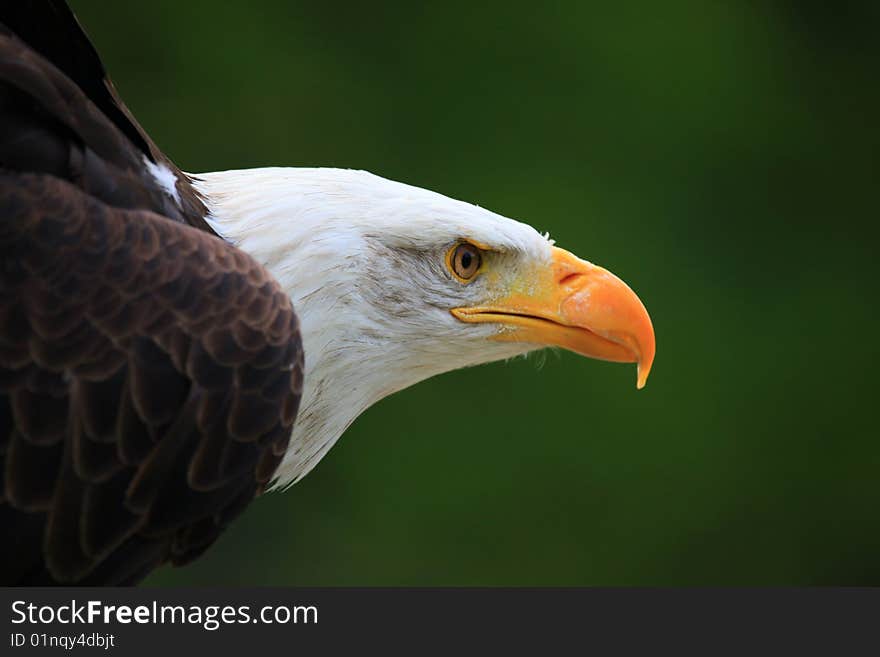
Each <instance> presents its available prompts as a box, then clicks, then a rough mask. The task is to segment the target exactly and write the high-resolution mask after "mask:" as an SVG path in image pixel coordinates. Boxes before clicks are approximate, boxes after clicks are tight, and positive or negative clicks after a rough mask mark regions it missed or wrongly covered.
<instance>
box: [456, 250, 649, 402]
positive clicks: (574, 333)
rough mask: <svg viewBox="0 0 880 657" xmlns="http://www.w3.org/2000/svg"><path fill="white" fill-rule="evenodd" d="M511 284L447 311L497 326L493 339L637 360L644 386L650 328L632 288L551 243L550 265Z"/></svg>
mask: <svg viewBox="0 0 880 657" xmlns="http://www.w3.org/2000/svg"><path fill="white" fill-rule="evenodd" d="M514 288H515V289H514V290H513V291H512V293H511V294H510V295H509V296H507V297H506V298H504V299H499V300H498V301H497V302H493V303H492V304H491V305H487V306H475V307H472V308H454V309H453V310H452V314H453V315H454V316H455V317H456V318H458V319H459V320H461V321H463V322H472V323H475V322H493V323H497V324H499V325H501V326H502V330H501V331H500V332H499V333H498V334H497V335H496V336H495V339H496V340H503V341H513V342H525V343H531V344H537V345H542V346H557V347H563V348H565V349H569V350H570V351H574V352H576V353H578V354H581V355H583V356H588V357H589V358H598V359H600V360H610V361H615V362H619V363H638V375H637V380H636V386H637V387H638V388H643V387H644V385H645V382H646V381H647V380H648V374H649V372H650V371H651V364H652V363H653V362H654V327H653V326H652V325H651V318H650V317H649V316H648V311H647V310H645V306H644V305H642V302H641V301H640V300H639V298H638V297H637V296H636V294H635V292H633V291H632V290H631V289H630V288H629V286H628V285H627V284H626V283H624V282H623V281H622V280H620V279H619V278H617V276H615V275H614V274H612V273H611V272H609V271H608V270H606V269H602V267H597V266H596V265H593V264H591V263H589V262H586V261H584V260H581V259H580V258H578V257H577V256H574V255H572V254H571V253H569V252H568V251H565V250H563V249H560V248H557V247H553V258H552V261H551V264H550V266H549V267H547V268H546V269H542V270H539V271H538V272H536V273H535V274H534V275H533V276H530V277H528V280H522V281H518V282H517V284H516V285H514Z"/></svg>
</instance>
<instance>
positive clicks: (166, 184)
mask: <svg viewBox="0 0 880 657" xmlns="http://www.w3.org/2000/svg"><path fill="white" fill-rule="evenodd" d="M144 164H145V165H146V166H147V171H149V172H150V175H151V176H153V180H155V181H156V183H158V185H159V187H161V188H162V189H163V190H164V191H165V193H166V194H168V196H170V197H171V198H173V199H174V202H175V203H177V207H179V208H180V207H182V205H181V203H180V194H178V193H177V176H175V175H174V172H173V171H172V170H171V169H169V168H168V167H167V166H165V165H164V164H155V163H153V161H152V160H150V158H148V157H147V156H146V155H144Z"/></svg>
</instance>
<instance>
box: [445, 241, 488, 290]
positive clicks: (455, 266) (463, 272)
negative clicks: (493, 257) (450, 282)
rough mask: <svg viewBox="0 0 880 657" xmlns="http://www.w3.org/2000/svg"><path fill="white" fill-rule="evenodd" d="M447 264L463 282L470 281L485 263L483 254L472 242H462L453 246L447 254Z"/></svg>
mask: <svg viewBox="0 0 880 657" xmlns="http://www.w3.org/2000/svg"><path fill="white" fill-rule="evenodd" d="M446 259H447V264H448V265H449V269H450V270H451V271H452V273H453V274H454V275H455V277H456V278H457V279H458V280H460V281H461V282H462V283H466V282H468V281H470V280H471V279H472V278H473V277H474V276H476V275H477V272H479V271H480V266H481V265H482V264H483V255H482V253H481V252H480V249H478V248H477V247H476V246H474V245H473V244H471V243H470V242H462V243H460V244H457V245H456V246H454V247H452V248H451V249H450V250H449V253H448V254H447V257H446Z"/></svg>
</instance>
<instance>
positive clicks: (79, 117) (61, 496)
mask: <svg viewBox="0 0 880 657" xmlns="http://www.w3.org/2000/svg"><path fill="white" fill-rule="evenodd" d="M0 258H2V260H0V262H2V264H0V466H2V467H0V527H2V529H3V539H2V541H0V582H2V583H4V584H58V583H68V584H69V583H78V584H130V583H136V582H138V581H140V580H141V579H142V578H143V577H145V576H146V575H147V574H148V573H149V572H150V571H151V570H153V569H154V568H156V567H157V566H159V565H161V564H163V563H168V562H170V563H172V564H176V565H179V564H184V563H187V562H189V561H191V560H192V559H194V558H196V557H198V556H199V555H200V554H202V553H203V552H204V551H205V550H206V549H207V548H208V547H209V546H210V545H211V544H212V543H213V542H214V541H215V540H216V539H217V537H218V536H219V535H220V534H221V533H222V532H223V530H224V529H225V528H226V527H227V526H228V525H229V523H230V522H232V521H233V520H234V519H235V518H236V517H237V516H238V515H239V514H240V513H241V512H242V511H243V510H244V509H245V508H246V507H247V506H248V505H249V504H250V502H251V501H252V500H253V499H254V498H255V497H256V496H257V495H259V494H261V493H262V492H264V491H266V490H268V489H270V488H273V487H276V488H283V487H286V486H288V485H290V484H292V483H294V482H296V481H298V480H299V479H301V478H302V477H303V476H305V475H306V474H307V473H308V472H309V471H310V470H311V469H312V468H313V467H314V466H315V464H317V463H318V461H319V460H320V459H321V458H322V457H323V456H324V454H326V453H327V451H328V450H329V449H330V448H331V447H332V445H333V444H334V443H335V442H336V441H337V440H338V438H339V437H340V436H341V435H342V433H343V432H344V431H345V430H346V428H347V427H348V426H349V425H350V424H351V423H352V421H354V419H355V418H357V417H358V415H359V414H360V413H362V412H363V411H364V410H365V409H366V408H368V407H369V406H370V405H372V404H374V403H376V402H377V401H379V400H380V399H382V398H383V397H386V396H387V395H390V394H391V393H393V392H395V391H398V390H401V389H403V388H406V387H407V386H411V385H413V384H415V383H417V382H419V381H421V380H423V379H426V378H428V377H431V376H434V375H436V374H439V373H441V372H446V371H449V370H453V369H456V368H461V367H467V366H470V365H476V364H479V363H485V362H489V361H495V360H499V359H506V358H510V357H512V356H516V355H519V354H523V353H526V352H529V351H531V350H535V349H538V348H541V347H544V346H548V345H554V346H559V347H563V348H565V349H569V350H572V351H575V352H577V353H579V354H583V355H585V356H589V357H592V358H600V359H605V360H611V361H619V362H635V363H638V375H637V385H638V387H642V386H643V385H644V384H645V380H646V379H647V377H648V372H649V370H650V368H651V363H652V361H653V358H654V333H653V329H652V326H651V321H650V319H649V317H648V314H647V312H646V310H645V308H644V306H643V305H642V303H641V302H640V301H639V299H638V297H637V296H636V295H635V294H634V293H633V292H632V290H631V289H630V288H629V287H628V286H627V285H626V284H625V283H623V282H622V281H621V280H620V279H618V278H617V277H616V276H614V275H613V274H611V273H610V272H608V271H606V270H605V269H603V268H601V267H599V266H596V265H593V264H591V263H589V262H587V261H585V260H581V259H580V258H578V257H576V256H574V255H572V254H571V253H569V252H567V251H564V250H562V249H560V248H558V247H556V246H554V244H553V242H552V241H551V240H549V239H548V238H547V237H546V236H544V235H541V234H539V233H538V232H536V231H535V230H534V229H533V228H531V227H530V226H528V225H526V224H524V223H520V222H518V221H514V220H512V219H508V218H505V217H502V216H499V215H497V214H494V213H492V212H490V211H488V210H485V209H482V208H480V207H477V206H474V205H471V204H469V203H464V202H461V201H456V200H453V199H450V198H447V197H445V196H441V195H440V194H436V193H433V192H429V191H426V190H423V189H419V188H416V187H412V186H409V185H406V184H402V183H399V182H393V181H390V180H385V179H383V178H380V177H378V176H375V175H372V174H370V173H366V172H364V171H353V170H340V169H327V168H263V169H252V170H244V171H224V172H216V173H204V174H195V175H194V174H186V173H183V172H181V171H180V170H179V169H178V168H177V167H176V166H174V164H173V163H172V162H171V161H170V160H169V159H168V158H167V157H165V156H164V155H163V154H162V152H161V151H160V150H159V149H158V148H157V147H156V145H155V144H154V143H153V142H152V140H151V139H150V138H149V137H148V136H147V134H146V133H145V132H144V131H143V130H142V129H141V127H140V125H138V123H137V122H136V121H135V119H134V118H133V117H132V115H131V114H130V113H129V111H128V109H127V108H126V106H125V105H124V104H123V103H122V102H121V100H120V99H119V97H118V95H117V93H116V91H115V89H114V87H113V85H112V84H111V82H110V80H109V79H108V77H107V75H106V73H105V70H104V67H103V65H102V63H101V61H100V59H99V57H98V55H97V53H96V52H95V50H94V48H93V47H92V45H91V43H90V42H89V40H88V38H87V37H86V35H85V33H84V32H83V30H82V29H81V27H80V26H79V24H78V22H77V21H76V19H75V17H74V15H73V14H72V12H71V11H70V9H69V8H68V7H67V5H66V4H65V3H64V2H62V1H60V0H57V1H56V0H46V1H34V2H15V3H3V5H2V8H0Z"/></svg>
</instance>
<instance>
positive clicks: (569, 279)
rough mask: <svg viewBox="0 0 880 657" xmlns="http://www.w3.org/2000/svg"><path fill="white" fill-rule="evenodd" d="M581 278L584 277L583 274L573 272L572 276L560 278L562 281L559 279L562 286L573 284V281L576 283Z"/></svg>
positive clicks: (567, 275)
mask: <svg viewBox="0 0 880 657" xmlns="http://www.w3.org/2000/svg"><path fill="white" fill-rule="evenodd" d="M581 276H583V274H582V273H581V272H579V271H573V272H571V273H570V274H566V275H565V276H563V277H562V278H560V279H559V284H560V285H568V284H569V283H571V282H572V281H576V280H577V279H579V278H580V277H581Z"/></svg>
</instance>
